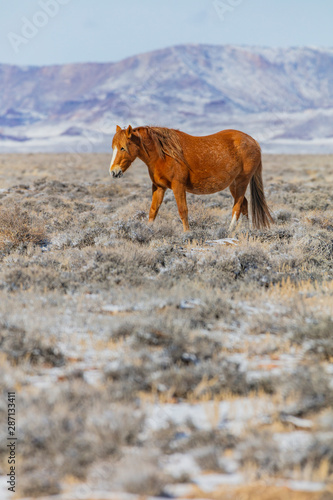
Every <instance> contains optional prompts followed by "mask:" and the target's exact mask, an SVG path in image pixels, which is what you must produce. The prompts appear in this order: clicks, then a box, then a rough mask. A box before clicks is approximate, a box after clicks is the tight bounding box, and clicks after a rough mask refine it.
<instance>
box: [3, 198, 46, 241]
mask: <svg viewBox="0 0 333 500" xmlns="http://www.w3.org/2000/svg"><path fill="white" fill-rule="evenodd" d="M45 237H46V236H45V223H44V221H43V220H42V219H41V218H40V217H37V216H32V215H30V214H29V213H28V212H26V211H24V210H21V209H20V207H19V206H18V205H15V204H13V205H12V206H8V207H3V206H2V207H1V208H0V249H2V248H4V247H5V246H7V245H9V246H11V247H14V248H16V247H18V246H19V245H21V244H28V243H33V244H36V245H39V244H41V243H43V242H44V241H45Z"/></svg>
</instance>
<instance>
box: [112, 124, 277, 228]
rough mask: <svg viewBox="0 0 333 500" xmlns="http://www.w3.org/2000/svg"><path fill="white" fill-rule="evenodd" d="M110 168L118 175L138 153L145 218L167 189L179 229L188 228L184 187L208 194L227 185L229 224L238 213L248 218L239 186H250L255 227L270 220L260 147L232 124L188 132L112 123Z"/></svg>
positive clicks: (151, 214) (243, 188)
mask: <svg viewBox="0 0 333 500" xmlns="http://www.w3.org/2000/svg"><path fill="white" fill-rule="evenodd" d="M112 148H113V156H112V160H111V165H110V174H112V175H113V177H121V176H122V175H123V173H124V172H125V171H126V170H127V169H128V167H129V166H130V165H131V163H132V162H133V161H134V160H135V159H136V158H140V159H141V160H142V161H143V162H144V163H145V164H146V165H147V166H148V171H149V175H150V178H151V180H152V183H153V186H152V192H153V197H152V203H151V207H150V211H149V222H153V221H154V219H155V217H156V215H157V212H158V209H159V208H160V205H161V203H162V201H163V197H164V193H165V191H166V189H172V191H173V193H174V195H175V198H176V202H177V206H178V211H179V215H180V218H181V220H182V222H183V226H184V231H188V230H189V224H188V210H187V203H186V192H188V193H194V194H211V193H216V192H217V191H222V190H223V189H225V188H227V187H229V189H230V191H231V194H232V196H233V198H234V206H233V209H232V219H231V224H230V228H229V229H232V228H233V227H234V226H235V224H236V222H237V221H238V219H239V216H240V214H243V215H245V216H246V217H247V218H248V203H247V199H246V198H245V191H246V188H247V186H248V184H249V183H250V187H251V215H252V223H253V225H254V227H255V228H264V227H269V225H270V222H273V219H272V216H271V214H270V212H269V209H268V206H267V204H266V200H265V195H264V188H263V182H262V174H261V172H262V163H261V150H260V146H259V144H258V143H257V141H256V140H254V139H253V138H252V137H250V136H249V135H247V134H245V133H243V132H240V131H238V130H223V131H222V132H218V133H216V134H213V135H207V136H204V137H194V136H192V135H188V134H185V133H184V132H181V131H180V130H174V129H168V128H162V127H148V126H147V127H137V128H132V127H131V126H130V125H129V127H128V128H127V129H121V128H120V127H119V126H118V125H117V130H116V134H115V136H114V138H113V142H112Z"/></svg>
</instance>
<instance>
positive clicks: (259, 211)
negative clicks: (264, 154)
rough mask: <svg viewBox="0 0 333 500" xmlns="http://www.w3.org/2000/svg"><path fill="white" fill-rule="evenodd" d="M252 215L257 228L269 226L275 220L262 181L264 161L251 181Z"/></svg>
mask: <svg viewBox="0 0 333 500" xmlns="http://www.w3.org/2000/svg"><path fill="white" fill-rule="evenodd" d="M250 188H251V215H252V224H253V226H254V227H255V228H257V229H261V228H265V227H269V226H270V223H271V222H274V219H273V217H272V216H271V213H270V211H269V208H268V206H267V203H266V198H265V193H264V185H263V182H262V162H261V159H260V163H259V165H258V168H257V170H256V171H255V173H254V175H253V177H252V179H251V183H250Z"/></svg>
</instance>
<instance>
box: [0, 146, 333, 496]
mask: <svg viewBox="0 0 333 500" xmlns="http://www.w3.org/2000/svg"><path fill="white" fill-rule="evenodd" d="M110 159H111V155H104V154H94V155H22V156H20V155H2V156H0V187H1V189H0V350H1V352H0V360H1V371H0V384H1V391H2V399H1V404H0V412H1V421H3V422H5V421H6V420H7V392H8V391H15V392H16V399H17V430H16V432H17V437H18V441H17V467H18V476H17V491H18V497H17V498H23V497H24V498H34V497H42V498H46V497H48V496H49V495H53V494H59V495H61V496H58V497H57V499H59V498H61V499H62V498H63V499H73V498H85V499H90V498H94V499H96V500H102V499H105V500H106V499H108V498H110V499H116V498H121V499H125V498H133V499H136V498H139V497H140V495H141V497H140V498H143V496H145V495H146V496H151V497H158V496H161V495H164V496H167V495H169V497H172V498H201V499H203V498H205V499H216V500H218V499H221V500H222V499H234V498H241V499H244V500H247V499H248V500H250V499H257V498H260V499H261V500H266V499H267V500H273V499H275V500H279V499H281V500H282V499H283V500H285V499H286V500H295V499H297V500H302V499H315V500H317V499H318V500H329V499H331V498H333V411H332V404H333V336H332V334H333V316H332V314H333V217H332V216H333V209H332V202H333V168H332V164H333V156H328V155H325V156H324V155H323V156H296V155H295V156H283V155H268V156H264V161H263V165H264V167H263V168H264V171H263V172H264V184H265V191H266V197H267V201H268V204H269V206H270V207H271V210H272V213H273V215H274V218H275V221H276V223H275V224H274V225H272V226H271V228H270V229H269V230H263V231H259V230H253V229H250V230H248V228H247V226H246V224H245V223H244V222H241V223H240V224H239V226H238V227H237V228H236V230H235V231H234V233H233V234H229V233H228V225H229V223H230V218H231V209H232V198H231V195H230V193H229V191H224V192H221V193H217V194H215V195H210V196H202V197H199V196H194V195H190V196H188V205H189V219H190V228H191V231H190V233H188V234H184V233H183V230H182V224H181V222H180V220H179V217H178V213H177V208H176V203H175V200H174V197H173V194H172V192H171V191H169V192H167V194H166V196H165V201H164V203H163V205H162V207H161V209H160V213H159V215H158V217H157V219H156V221H155V224H154V226H153V227H150V226H148V225H147V218H148V210H149V206H150V199H151V183H150V180H149V176H148V172H147V169H146V167H145V166H144V165H143V164H141V163H140V162H138V163H136V164H134V165H133V166H132V167H131V168H130V169H129V170H128V171H127V172H126V173H125V175H124V177H123V178H121V179H112V178H111V177H110V176H109V175H108V168H109V163H110ZM228 238H229V240H228ZM231 238H234V239H231ZM226 239H227V240H226ZM0 436H1V439H0V458H1V460H0V476H2V477H1V478H0V488H2V490H1V491H3V493H1V495H2V496H1V498H4V499H5V498H6V495H8V498H12V496H11V493H8V492H7V490H6V479H5V475H6V474H7V473H8V463H7V460H8V449H7V448H6V443H7V441H6V439H7V427H6V426H4V425H2V426H1V429H0Z"/></svg>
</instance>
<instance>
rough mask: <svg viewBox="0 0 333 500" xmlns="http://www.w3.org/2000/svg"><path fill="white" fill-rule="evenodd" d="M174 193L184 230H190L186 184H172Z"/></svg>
mask: <svg viewBox="0 0 333 500" xmlns="http://www.w3.org/2000/svg"><path fill="white" fill-rule="evenodd" d="M171 188H172V191H173V194H174V195H175V198H176V202H177V207H178V212H179V216H180V218H181V220H182V223H183V227H184V231H189V230H190V226H189V225H188V210H187V203H186V191H185V186H184V184H181V183H180V182H177V183H174V184H173V185H172V186H171Z"/></svg>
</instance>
